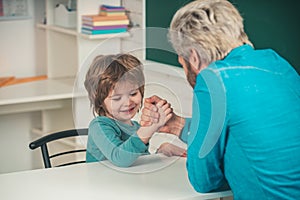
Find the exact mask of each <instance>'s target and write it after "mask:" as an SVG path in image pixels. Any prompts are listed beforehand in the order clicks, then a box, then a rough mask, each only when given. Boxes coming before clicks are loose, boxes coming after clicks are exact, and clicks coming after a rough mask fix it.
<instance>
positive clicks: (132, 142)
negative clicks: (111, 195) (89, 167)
mask: <svg viewBox="0 0 300 200" xmlns="http://www.w3.org/2000/svg"><path fill="white" fill-rule="evenodd" d="M132 124H133V125H132V126H130V125H128V124H124V123H122V122H119V121H116V120H113V119H111V118H108V117H103V116H98V117H96V118H94V119H93V120H92V121H91V123H90V125H89V134H88V142H87V152H86V162H97V161H102V160H106V159H108V160H109V161H110V162H112V163H113V164H114V165H116V166H119V167H129V166H130V165H132V164H133V162H134V161H135V160H136V159H137V158H138V157H139V156H140V155H143V154H149V152H148V145H145V144H144V143H143V142H142V140H141V139H140V138H139V137H138V136H137V134H136V131H137V130H138V129H139V128H140V125H139V124H138V123H137V122H136V121H132Z"/></svg>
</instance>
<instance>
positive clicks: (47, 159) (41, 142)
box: [29, 128, 88, 168]
mask: <svg viewBox="0 0 300 200" xmlns="http://www.w3.org/2000/svg"><path fill="white" fill-rule="evenodd" d="M83 135H88V129H85V128H83V129H71V130H65V131H59V132H55V133H51V134H48V135H45V136H43V137H41V138H39V139H37V140H35V141H33V142H31V143H30V144H29V148H30V149H31V150H34V149H36V148H39V147H40V148H41V152H42V157H43V161H44V166H45V168H51V167H52V164H51V159H52V158H54V157H58V156H62V155H66V154H75V153H78V152H85V151H86V149H76V150H70V151H62V152H59V153H55V154H53V155H49V151H48V146H47V144H48V143H49V142H52V141H56V140H59V139H65V138H69V137H76V136H83ZM84 162H85V160H81V161H74V162H67V163H64V164H60V165H57V166H55V167H60V166H66V165H72V164H78V163H84Z"/></svg>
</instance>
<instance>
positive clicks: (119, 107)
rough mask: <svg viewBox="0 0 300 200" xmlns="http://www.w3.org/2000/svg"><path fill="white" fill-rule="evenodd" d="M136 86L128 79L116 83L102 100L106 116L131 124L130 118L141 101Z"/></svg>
mask: <svg viewBox="0 0 300 200" xmlns="http://www.w3.org/2000/svg"><path fill="white" fill-rule="evenodd" d="M138 87H139V86H137V85H136V84H132V83H130V82H128V81H127V82H126V81H122V82H121V83H117V84H116V86H115V88H114V89H113V90H112V91H110V93H109V95H108V96H107V97H106V99H105V100H104V104H105V106H106V109H107V111H108V117H111V118H114V119H116V120H119V121H121V122H123V123H126V124H131V119H132V118H133V117H134V116H135V115H136V113H137V111H138V110H139V108H140V106H141V102H142V95H141V93H140V91H139V88H138Z"/></svg>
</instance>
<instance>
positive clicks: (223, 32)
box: [168, 0, 252, 64]
mask: <svg viewBox="0 0 300 200" xmlns="http://www.w3.org/2000/svg"><path fill="white" fill-rule="evenodd" d="M168 36H169V39H170V41H171V43H172V45H173V47H174V49H175V51H176V52H177V53H178V54H179V55H180V56H183V58H185V59H186V60H188V59H189V57H190V52H191V51H190V50H191V49H195V50H196V51H197V53H198V56H199V57H200V59H201V60H200V62H201V63H203V64H210V63H211V62H214V61H216V60H221V59H223V58H224V57H225V56H226V55H227V54H228V53H229V52H230V51H231V50H232V49H233V48H235V47H237V46H240V45H242V44H249V45H251V46H252V43H251V42H250V41H249V39H248V36H247V35H246V33H245V31H244V25H243V18H242V17H241V15H240V13H239V12H238V10H237V9H236V8H235V7H234V6H233V5H232V4H231V3H230V2H228V1H227V0H197V1H193V2H191V3H189V4H187V5H185V6H184V7H182V8H181V9H179V10H178V11H177V12H176V14H175V15H174V17H173V19H172V21H171V25H170V30H169V34H168Z"/></svg>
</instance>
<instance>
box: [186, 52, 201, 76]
mask: <svg viewBox="0 0 300 200" xmlns="http://www.w3.org/2000/svg"><path fill="white" fill-rule="evenodd" d="M189 62H190V65H191V67H192V69H193V70H194V71H195V72H199V71H200V67H201V66H200V59H199V56H198V53H197V51H196V50H195V49H191V50H190V58H189Z"/></svg>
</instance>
